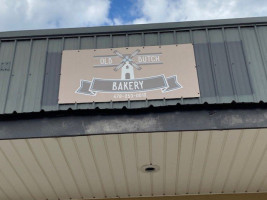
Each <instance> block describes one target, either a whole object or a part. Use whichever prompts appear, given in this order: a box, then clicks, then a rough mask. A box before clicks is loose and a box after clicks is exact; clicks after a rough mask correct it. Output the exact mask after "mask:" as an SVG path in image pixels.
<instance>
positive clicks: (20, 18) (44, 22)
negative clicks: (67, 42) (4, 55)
mask: <svg viewBox="0 0 267 200" xmlns="http://www.w3.org/2000/svg"><path fill="white" fill-rule="evenodd" d="M109 10H110V0H65V1H64V0H0V31H9V30H25V29H44V28H58V27H60V28H62V27H81V26H96V25H100V24H101V25H103V24H112V21H111V20H110V19H109V18H108V14H109Z"/></svg>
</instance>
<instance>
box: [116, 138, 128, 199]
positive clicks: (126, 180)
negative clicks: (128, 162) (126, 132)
mask: <svg viewBox="0 0 267 200" xmlns="http://www.w3.org/2000/svg"><path fill="white" fill-rule="evenodd" d="M118 139H119V147H120V154H121V160H122V166H123V173H124V177H125V183H126V189H127V193H128V196H130V189H129V183H128V177H127V173H126V166H125V154H124V151H123V148H122V141H121V134H119V135H118Z"/></svg>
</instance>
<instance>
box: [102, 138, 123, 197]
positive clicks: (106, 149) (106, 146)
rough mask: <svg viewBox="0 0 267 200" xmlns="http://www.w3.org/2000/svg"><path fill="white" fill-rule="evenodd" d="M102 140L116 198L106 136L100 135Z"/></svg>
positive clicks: (116, 189)
mask: <svg viewBox="0 0 267 200" xmlns="http://www.w3.org/2000/svg"><path fill="white" fill-rule="evenodd" d="M102 139H103V141H104V147H105V152H106V155H107V159H108V168H109V171H110V175H111V179H112V182H113V188H114V191H115V195H116V197H118V196H119V195H118V188H117V185H116V182H115V177H114V169H113V167H112V164H111V159H110V154H109V149H108V145H107V140H106V136H105V135H102Z"/></svg>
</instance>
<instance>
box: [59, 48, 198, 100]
mask: <svg viewBox="0 0 267 200" xmlns="http://www.w3.org/2000/svg"><path fill="white" fill-rule="evenodd" d="M199 95H200V94H199V86H198V79H197V72H196V67H195V57H194V49H193V45H192V44H183V45H166V46H160V47H158V46H149V47H147V46H146V47H128V48H115V49H97V50H66V51H63V57H62V66H61V78H60V91H59V103H60V104H66V103H86V102H109V101H127V100H145V99H163V98H165V99H173V98H194V97H199Z"/></svg>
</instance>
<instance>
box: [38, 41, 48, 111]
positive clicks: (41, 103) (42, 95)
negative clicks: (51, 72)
mask: <svg viewBox="0 0 267 200" xmlns="http://www.w3.org/2000/svg"><path fill="white" fill-rule="evenodd" d="M48 45H49V39H48V38H46V47H45V59H44V60H45V61H44V70H43V77H42V81H41V82H42V83H43V85H42V93H41V99H40V108H39V109H40V110H42V108H43V98H44V85H45V78H46V65H47V57H48Z"/></svg>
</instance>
